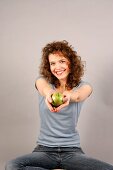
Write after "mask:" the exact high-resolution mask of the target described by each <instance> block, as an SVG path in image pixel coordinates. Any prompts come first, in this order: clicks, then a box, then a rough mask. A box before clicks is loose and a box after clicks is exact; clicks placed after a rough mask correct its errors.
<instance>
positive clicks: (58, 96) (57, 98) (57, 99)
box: [51, 92, 63, 107]
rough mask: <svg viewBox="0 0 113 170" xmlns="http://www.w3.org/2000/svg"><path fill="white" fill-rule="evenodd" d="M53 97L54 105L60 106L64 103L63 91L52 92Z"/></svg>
mask: <svg viewBox="0 0 113 170" xmlns="http://www.w3.org/2000/svg"><path fill="white" fill-rule="evenodd" d="M51 98H52V105H53V106H54V107H58V106H60V105H61V104H63V94H62V93H59V92H55V93H53V94H52V96H51Z"/></svg>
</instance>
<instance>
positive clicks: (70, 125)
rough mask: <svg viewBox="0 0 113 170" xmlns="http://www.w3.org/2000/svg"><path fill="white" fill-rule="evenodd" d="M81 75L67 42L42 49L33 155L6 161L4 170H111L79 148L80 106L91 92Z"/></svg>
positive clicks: (81, 72)
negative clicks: (35, 139)
mask: <svg viewBox="0 0 113 170" xmlns="http://www.w3.org/2000/svg"><path fill="white" fill-rule="evenodd" d="M83 74H84V65H83V62H82V61H81V57H80V56H78V54H77V52H76V51H74V50H73V48H72V46H70V45H69V43H68V42H67V41H54V42H52V43H49V44H47V45H46V46H45V47H44V48H43V50H42V60H41V65H40V78H38V79H37V80H36V83H35V87H36V88H37V90H38V97H39V112H40V120H41V126H40V134H39V136H38V140H37V146H36V147H35V149H34V150H33V152H32V153H30V154H28V155H25V156H22V157H19V158H16V159H14V160H12V161H9V162H8V164H7V166H6V170H22V169H26V167H27V169H28V167H29V169H30V170H33V169H37V170H52V169H57V168H61V169H67V170H75V169H77V170H85V169H87V170H113V166H112V165H110V164H108V163H105V162H102V161H99V160H97V159H94V158H91V157H88V156H87V155H86V154H85V153H84V152H83V150H82V148H81V144H80V137H79V133H78V131H77V129H76V128H77V123H78V118H79V115H80V111H81V108H82V104H83V103H84V101H85V100H86V99H87V98H88V97H89V96H90V95H91V93H92V87H91V85H90V84H89V83H87V82H84V81H83V80H82V76H83ZM60 93H62V94H60ZM53 100H54V104H56V103H57V105H56V106H57V107H54V106H53Z"/></svg>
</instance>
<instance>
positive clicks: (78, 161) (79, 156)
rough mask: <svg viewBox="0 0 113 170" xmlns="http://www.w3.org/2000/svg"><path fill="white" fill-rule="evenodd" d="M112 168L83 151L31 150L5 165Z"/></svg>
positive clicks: (22, 169)
mask: <svg viewBox="0 0 113 170" xmlns="http://www.w3.org/2000/svg"><path fill="white" fill-rule="evenodd" d="M43 168H44V169H48V170H49V169H58V168H59V169H60V168H62V169H66V170H113V166H112V165H110V164H108V163H105V162H102V161H100V160H97V159H94V158H91V157H88V156H87V155H86V154H84V153H83V152H61V153H57V152H33V153H31V154H27V155H24V156H21V157H18V158H16V159H14V160H12V161H9V162H8V163H7V165H6V170H44V169H43Z"/></svg>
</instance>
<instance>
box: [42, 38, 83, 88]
mask: <svg viewBox="0 0 113 170" xmlns="http://www.w3.org/2000/svg"><path fill="white" fill-rule="evenodd" d="M73 49H74V48H73V47H72V46H71V45H69V43H68V42H67V41H66V40H63V41H53V42H52V43H48V44H47V45H46V46H45V47H44V48H43V49H42V60H41V65H40V75H41V76H43V77H44V78H45V79H46V80H47V81H48V82H49V83H51V84H54V85H55V87H59V86H60V82H59V80H58V79H57V78H56V77H55V76H54V75H53V74H52V73H51V70H50V63H49V59H48V56H49V55H50V54H53V53H56V52H61V53H62V54H63V56H64V57H65V58H67V59H68V60H69V62H70V73H69V75H68V79H67V84H66V88H67V89H72V88H73V87H76V86H77V85H78V84H79V83H80V81H81V77H82V76H83V74H84V64H83V62H82V61H81V57H80V56H78V54H77V52H76V51H75V50H73Z"/></svg>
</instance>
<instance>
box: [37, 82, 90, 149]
mask: <svg viewBox="0 0 113 170" xmlns="http://www.w3.org/2000/svg"><path fill="white" fill-rule="evenodd" d="M84 84H87V83H86V82H84V81H81V83H80V84H79V85H78V86H77V87H74V88H73V90H74V91H76V90H77V89H78V88H79V87H81V86H82V85H84ZM38 97H39V113H40V121H41V122H40V134H39V136H38V140H37V143H38V144H39V145H44V146H48V147H58V146H60V147H80V137H79V133H78V131H77V129H76V126H77V122H78V117H79V115H80V111H81V106H82V104H83V101H82V102H70V104H69V105H68V106H66V107H64V108H63V109H61V110H60V111H59V112H50V110H49V109H48V107H47V105H46V103H45V98H44V97H43V96H41V95H40V94H39V93H38Z"/></svg>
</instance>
